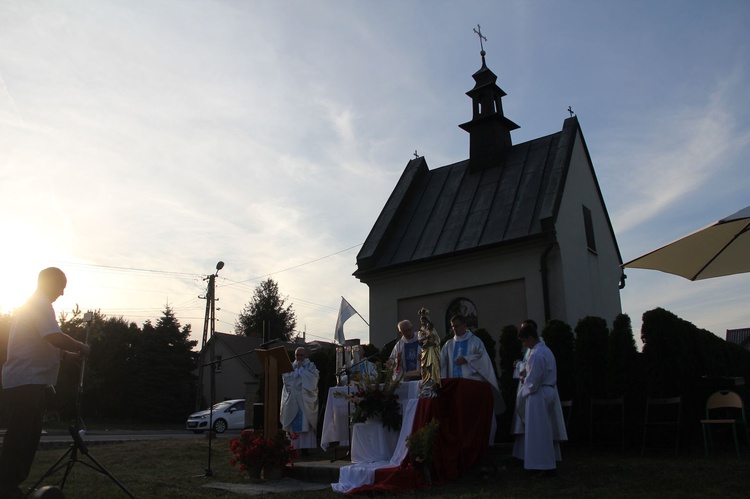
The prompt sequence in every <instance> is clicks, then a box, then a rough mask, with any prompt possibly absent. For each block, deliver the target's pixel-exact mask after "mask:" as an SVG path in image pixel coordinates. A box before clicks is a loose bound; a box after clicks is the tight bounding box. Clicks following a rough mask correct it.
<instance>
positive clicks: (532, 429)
mask: <svg viewBox="0 0 750 499" xmlns="http://www.w3.org/2000/svg"><path fill="white" fill-rule="evenodd" d="M518 338H519V339H520V340H521V342H523V344H524V346H525V347H526V348H528V349H529V351H530V353H529V357H528V360H527V361H526V378H525V379H524V381H523V388H522V389H521V400H522V401H523V403H524V405H525V410H524V415H523V417H524V421H523V423H524V425H523V426H524V432H523V456H517V457H521V459H523V466H524V468H526V469H527V470H531V471H534V472H536V473H539V474H540V475H541V476H551V475H554V474H555V473H556V469H557V461H561V460H562V457H561V454H560V442H563V441H566V440H568V433H567V431H566V430H565V420H564V419H563V413H562V406H561V405H560V396H559V394H558V393H557V364H556V362H555V356H554V355H553V354H552V351H551V350H550V349H549V348H548V347H547V345H545V344H544V342H543V341H541V340H540V339H539V333H537V330H536V323H535V322H534V321H532V320H527V321H525V322H524V323H523V324H521V329H520V331H519V332H518Z"/></svg>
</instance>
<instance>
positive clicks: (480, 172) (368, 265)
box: [354, 50, 625, 346]
mask: <svg viewBox="0 0 750 499" xmlns="http://www.w3.org/2000/svg"><path fill="white" fill-rule="evenodd" d="M481 56H482V64H481V67H480V68H479V70H478V71H477V72H476V73H474V74H473V75H472V77H473V79H474V82H475V85H474V87H473V88H472V89H471V90H469V91H468V92H467V93H466V95H468V96H469V98H470V100H471V119H470V120H469V121H467V122H466V123H463V124H461V125H459V126H460V127H461V128H462V129H463V130H464V131H466V132H467V133H468V135H469V157H468V158H467V159H464V160H463V161H459V162H457V163H453V164H449V165H444V166H439V167H436V168H432V169H431V168H430V167H428V165H427V160H426V158H424V157H415V158H414V159H412V160H410V161H409V162H408V163H407V164H406V168H405V169H404V171H403V173H402V174H401V177H400V178H399V179H398V182H397V183H396V185H395V187H394V189H393V192H392V193H391V195H390V197H389V198H388V200H387V202H386V204H385V206H384V207H383V209H382V211H381V213H380V215H379V216H378V218H377V220H376V221H375V224H374V225H373V227H372V229H371V230H370V233H369V235H368V236H367V238H366V240H365V242H364V244H363V246H362V248H361V250H360V252H359V254H358V255H357V270H356V271H355V272H354V276H355V277H357V278H358V279H359V280H360V281H361V282H363V283H365V284H367V286H368V287H369V305H370V318H371V322H370V342H371V343H372V344H374V345H377V346H381V345H383V344H385V343H386V342H388V341H389V340H392V339H393V338H394V335H395V334H396V324H397V323H398V321H399V320H402V319H409V320H411V321H412V322H413V323H417V318H418V317H417V311H418V310H419V309H420V308H422V307H426V308H428V309H429V310H430V316H431V318H432V320H433V322H434V323H435V325H436V327H437V328H438V332H439V334H440V335H441V336H443V337H445V335H446V334H447V333H448V332H449V328H448V321H449V319H450V317H451V316H453V315H455V314H457V313H461V314H463V315H465V316H467V318H468V320H469V325H470V327H471V328H472V329H473V328H477V327H481V328H484V329H486V330H488V331H489V332H490V334H492V335H493V336H494V337H497V336H498V335H499V334H500V331H501V329H502V327H503V326H505V325H508V324H515V325H518V324H520V322H521V321H523V320H524V319H527V318H531V319H534V320H536V321H537V322H538V323H539V324H540V325H541V324H544V323H545V322H546V321H547V320H549V319H560V320H562V321H564V322H566V323H568V324H570V325H571V327H575V325H576V323H577V322H578V320H579V319H581V318H583V317H586V316H598V317H602V318H604V319H605V320H606V321H607V322H608V323H609V324H611V323H612V321H613V320H614V318H615V317H616V316H617V314H619V313H620V311H621V305H620V291H619V290H620V288H621V287H622V286H624V278H625V276H624V275H623V273H622V270H621V268H620V265H621V264H622V257H621V256H620V250H619V248H618V245H617V240H616V238H615V233H614V230H613V228H612V223H611V221H610V218H609V215H608V214H607V208H606V206H605V203H604V198H603V197H602V192H601V189H600V187H599V182H598V180H597V177H596V173H595V171H594V166H593V163H592V161H591V157H590V155H589V151H588V148H587V147H586V141H585V140H584V136H583V131H582V129H581V125H580V123H579V121H578V118H577V117H576V116H573V115H572V113H571V116H570V117H569V118H567V119H565V120H564V121H563V123H562V129H561V130H560V131H558V132H556V133H553V134H551V135H547V136H544V137H539V138H537V139H533V140H529V141H527V142H524V143H520V144H513V141H512V138H511V132H512V131H513V130H515V129H517V128H518V127H519V126H518V125H517V124H516V123H514V122H513V121H511V120H510V119H509V118H507V117H506V116H505V114H504V112H503V105H502V99H503V97H505V96H506V93H505V92H504V91H503V90H502V89H501V88H500V87H499V86H498V84H497V76H496V75H495V74H494V73H493V72H492V71H491V70H490V69H489V67H488V66H487V63H486V60H485V56H486V53H485V52H484V50H482V52H481Z"/></svg>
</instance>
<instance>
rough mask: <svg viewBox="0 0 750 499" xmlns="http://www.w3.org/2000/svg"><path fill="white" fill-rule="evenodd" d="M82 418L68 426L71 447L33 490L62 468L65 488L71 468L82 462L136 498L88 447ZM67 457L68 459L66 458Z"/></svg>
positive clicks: (62, 483) (61, 485)
mask: <svg viewBox="0 0 750 499" xmlns="http://www.w3.org/2000/svg"><path fill="white" fill-rule="evenodd" d="M79 422H80V419H78V418H76V419H75V420H74V421H72V422H71V423H70V426H69V427H68V432H69V433H70V436H71V437H72V438H73V443H72V444H70V447H68V450H66V451H65V453H64V454H63V455H62V456H60V459H58V460H57V461H56V462H55V464H53V465H52V467H50V469H48V470H47V471H46V472H45V473H44V475H42V477H41V478H40V479H39V481H37V482H36V483H35V484H34V485H33V486H32V487H31V491H30V492H29V493H31V492H33V491H34V490H36V488H37V487H38V486H39V485H40V484H41V483H42V482H43V481H44V480H45V479H46V478H47V477H50V476H52V475H54V474H55V473H57V472H58V471H60V470H61V469H63V468H65V473H64V474H63V478H62V480H61V481H60V489H64V488H65V481H66V480H67V479H68V475H69V474H70V470H72V469H73V465H74V464H76V463H81V464H83V465H85V466H88V467H89V468H91V469H92V470H94V471H98V472H99V473H101V474H103V475H105V476H108V477H109V478H110V479H111V480H112V481H113V482H115V484H116V485H117V486H118V487H120V488H121V489H122V491H123V492H125V493H126V494H127V495H128V496H129V497H131V498H134V497H135V496H134V495H133V494H131V493H130V491H129V490H128V489H126V488H125V486H124V485H123V484H122V483H120V481H119V480H118V479H117V478H115V476H114V475H113V474H112V473H110V472H109V471H107V469H106V468H105V467H104V466H102V464H101V463H100V462H99V461H97V460H96V459H95V458H94V456H92V455H91V453H90V452H89V450H88V447H86V443H85V442H84V441H83V437H82V436H81V425H80V423H79ZM79 453H80V454H82V455H84V456H86V457H87V458H88V459H89V460H90V461H91V462H90V463H89V462H86V461H82V460H81V459H79V457H78V454H79ZM66 458H67V460H66Z"/></svg>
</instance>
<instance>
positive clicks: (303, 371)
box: [279, 347, 320, 449]
mask: <svg viewBox="0 0 750 499" xmlns="http://www.w3.org/2000/svg"><path fill="white" fill-rule="evenodd" d="M307 355H308V354H307V350H306V349H305V348H303V347H299V348H297V350H295V351H294V359H295V360H294V362H293V363H292V367H294V370H293V371H292V372H288V373H284V374H283V375H282V379H283V381H284V389H283V391H282V394H281V411H280V417H279V419H280V420H281V427H282V428H283V429H284V431H287V432H289V433H296V434H298V435H299V438H298V439H296V440H293V441H292V444H293V445H294V448H295V449H312V448H315V447H317V435H316V428H317V427H318V380H319V378H320V374H319V373H318V369H317V368H316V367H315V364H314V363H312V362H311V361H310V359H308V358H307Z"/></svg>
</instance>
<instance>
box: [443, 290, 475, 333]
mask: <svg viewBox="0 0 750 499" xmlns="http://www.w3.org/2000/svg"><path fill="white" fill-rule="evenodd" d="M454 315H463V316H464V317H466V326H467V327H468V328H469V329H471V330H472V331H473V330H475V329H476V328H477V325H478V324H479V321H478V319H477V307H476V306H475V305H474V303H473V302H472V301H471V300H469V299H468V298H456V299H454V300H453V301H452V302H451V304H450V305H449V306H448V308H447V309H446V311H445V334H446V335H449V336H453V330H452V329H451V317H453V316H454Z"/></svg>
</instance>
